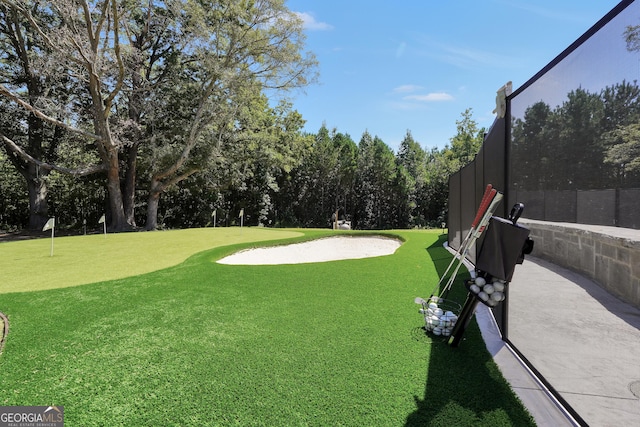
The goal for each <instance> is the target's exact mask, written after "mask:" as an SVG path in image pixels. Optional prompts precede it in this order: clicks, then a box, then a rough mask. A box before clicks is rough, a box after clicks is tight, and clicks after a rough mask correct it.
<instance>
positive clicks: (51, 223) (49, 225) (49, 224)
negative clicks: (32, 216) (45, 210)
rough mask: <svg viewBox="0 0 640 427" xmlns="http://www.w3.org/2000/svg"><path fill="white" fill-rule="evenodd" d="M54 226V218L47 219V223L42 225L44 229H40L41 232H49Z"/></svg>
mask: <svg viewBox="0 0 640 427" xmlns="http://www.w3.org/2000/svg"><path fill="white" fill-rule="evenodd" d="M55 226H56V219H55V218H49V221H47V223H46V224H45V225H44V227H42V231H47V230H51V229H52V228H53V227H55Z"/></svg>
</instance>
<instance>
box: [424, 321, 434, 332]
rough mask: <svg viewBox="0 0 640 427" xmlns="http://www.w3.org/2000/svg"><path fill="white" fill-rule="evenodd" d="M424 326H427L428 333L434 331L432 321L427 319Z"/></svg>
mask: <svg viewBox="0 0 640 427" xmlns="http://www.w3.org/2000/svg"><path fill="white" fill-rule="evenodd" d="M424 325H425V328H427V331H431V330H433V322H431V319H429V318H425V319H424Z"/></svg>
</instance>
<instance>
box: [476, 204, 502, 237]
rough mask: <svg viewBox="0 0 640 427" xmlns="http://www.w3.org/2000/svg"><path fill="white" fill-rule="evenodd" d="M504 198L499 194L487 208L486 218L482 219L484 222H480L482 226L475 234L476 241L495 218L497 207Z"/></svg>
mask: <svg viewBox="0 0 640 427" xmlns="http://www.w3.org/2000/svg"><path fill="white" fill-rule="evenodd" d="M502 197H503V196H502V193H498V194H496V195H495V197H494V198H493V200H492V201H491V204H490V205H489V207H488V208H487V211H486V212H485V214H484V216H483V217H482V220H481V221H480V225H479V226H478V228H477V230H476V232H475V237H476V239H477V238H479V237H480V235H481V234H482V232H483V231H484V229H485V228H486V227H487V225H488V224H489V220H490V219H491V217H492V216H493V213H494V212H495V210H496V207H497V206H498V203H500V201H501V200H502Z"/></svg>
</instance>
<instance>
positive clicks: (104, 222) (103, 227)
mask: <svg viewBox="0 0 640 427" xmlns="http://www.w3.org/2000/svg"><path fill="white" fill-rule="evenodd" d="M98 224H102V229H103V231H104V238H105V239H106V238H107V221H106V219H105V214H102V216H101V217H100V219H99V220H98Z"/></svg>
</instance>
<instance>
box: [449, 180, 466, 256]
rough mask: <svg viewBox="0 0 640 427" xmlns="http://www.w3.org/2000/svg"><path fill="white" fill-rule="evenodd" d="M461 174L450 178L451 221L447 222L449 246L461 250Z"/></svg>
mask: <svg viewBox="0 0 640 427" xmlns="http://www.w3.org/2000/svg"><path fill="white" fill-rule="evenodd" d="M460 178H461V174H460V173H456V174H455V175H452V176H451V178H449V209H448V211H449V219H448V221H447V223H448V228H449V236H448V240H449V246H451V247H453V248H456V249H457V248H459V247H460V243H461V242H462V239H463V238H462V237H460V235H461V234H462V219H461V215H462V209H461V207H460V198H461V197H460V189H461V183H460Z"/></svg>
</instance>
